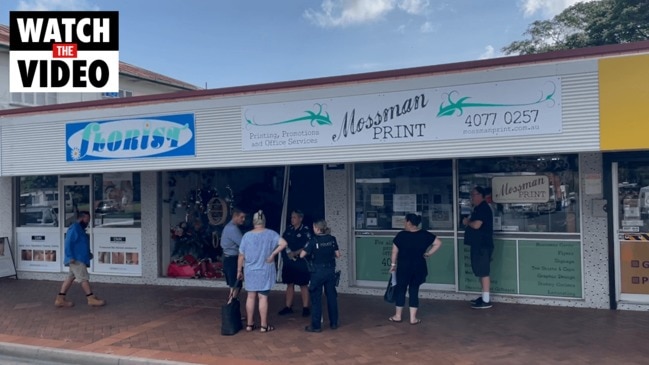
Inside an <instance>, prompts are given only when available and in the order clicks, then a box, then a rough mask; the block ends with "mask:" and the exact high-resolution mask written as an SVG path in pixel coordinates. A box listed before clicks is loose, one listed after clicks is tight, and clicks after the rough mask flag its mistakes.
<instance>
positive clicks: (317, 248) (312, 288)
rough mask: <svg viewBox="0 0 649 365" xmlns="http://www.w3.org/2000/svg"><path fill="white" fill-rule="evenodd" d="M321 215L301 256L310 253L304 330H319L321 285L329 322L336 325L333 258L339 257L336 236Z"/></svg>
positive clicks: (336, 311)
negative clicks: (307, 318)
mask: <svg viewBox="0 0 649 365" xmlns="http://www.w3.org/2000/svg"><path fill="white" fill-rule="evenodd" d="M330 232H331V230H330V229H329V227H327V221H325V220H324V219H321V220H318V221H316V222H315V223H313V233H314V234H315V235H314V237H313V238H311V240H310V241H309V243H307V245H306V247H304V250H303V251H302V252H301V253H300V257H307V256H308V257H309V258H308V259H310V260H311V262H312V264H313V271H312V272H311V283H310V284H309V293H310V294H311V324H310V325H308V326H306V327H305V328H304V330H305V331H307V332H320V331H322V328H321V318H322V288H323V287H324V291H325V295H326V296H327V312H328V313H329V326H330V328H331V329H333V330H335V329H337V328H338V300H337V298H336V297H337V295H338V294H337V293H336V259H337V258H339V257H340V250H339V249H338V242H336V237H334V236H332V235H331V234H330Z"/></svg>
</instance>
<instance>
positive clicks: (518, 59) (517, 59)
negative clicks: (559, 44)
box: [0, 41, 649, 117]
mask: <svg viewBox="0 0 649 365" xmlns="http://www.w3.org/2000/svg"><path fill="white" fill-rule="evenodd" d="M643 51H644V52H649V41H641V42H633V43H624V44H612V45H605V46H597V47H588V48H579V49H570V50H561V51H554V52H547V53H540V54H531V55H522V56H508V57H500V58H491V59H486V60H474V61H463V62H456V63H447V64H441V65H433V66H419V67H412V68H405V69H397V70H388V71H375V72H367V73H361V74H352V75H341V76H329V77H321V78H313V79H303V80H293V81H280V82H273V83H266V84H254V85H245V86H233V87H226V88H219V89H202V90H189V91H179V92H172V93H165V94H154V95H144V96H134V97H129V98H119V99H104V100H93V101H87V102H75V103H67V104H54V105H45V106H36V107H27V108H16V109H5V110H1V111H0V117H4V116H10V115H24V114H34V113H43V112H53V111H54V112H63V111H70V110H74V109H87V108H97V107H124V106H130V105H138V104H150V103H154V102H161V101H167V102H175V101H182V100H187V99H202V98H210V97H215V96H225V95H233V94H245V93H252V92H260V91H273V90H282V89H296V88H305V87H312V86H324V85H335V84H342V83H351V82H366V81H378V80H386V79H395V78H404V77H413V76H418V75H434V74H441V73H452V72H460V71H473V70H478V69H486V68H497V67H506V66H514V65H525V64H533V63H546V62H551V61H567V60H572V59H583V58H592V57H595V56H612V55H620V54H632V53H640V52H643Z"/></svg>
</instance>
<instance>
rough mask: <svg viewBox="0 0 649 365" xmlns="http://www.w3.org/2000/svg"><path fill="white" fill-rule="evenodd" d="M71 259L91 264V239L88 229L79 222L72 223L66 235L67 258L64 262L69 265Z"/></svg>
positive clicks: (87, 264)
mask: <svg viewBox="0 0 649 365" xmlns="http://www.w3.org/2000/svg"><path fill="white" fill-rule="evenodd" d="M71 259H74V260H75V261H78V262H82V263H84V264H86V266H90V240H89V239H88V235H87V234H86V230H85V229H83V228H82V227H81V224H80V223H79V222H76V223H74V224H73V225H71V226H70V228H68V232H67V233H66V235H65V259H64V261H63V264H64V265H65V266H69V265H70V260H71Z"/></svg>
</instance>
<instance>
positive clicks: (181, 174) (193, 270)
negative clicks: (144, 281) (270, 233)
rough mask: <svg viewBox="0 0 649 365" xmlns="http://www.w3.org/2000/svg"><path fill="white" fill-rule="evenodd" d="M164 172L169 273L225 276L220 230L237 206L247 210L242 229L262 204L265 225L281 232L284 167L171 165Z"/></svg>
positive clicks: (164, 211) (170, 275) (188, 275)
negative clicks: (172, 168) (173, 167)
mask: <svg viewBox="0 0 649 365" xmlns="http://www.w3.org/2000/svg"><path fill="white" fill-rule="evenodd" d="M163 178H164V179H165V181H166V185H167V186H166V187H165V188H164V189H163V194H164V196H163V197H162V201H163V206H162V209H163V214H164V219H165V221H166V222H168V223H169V225H170V231H169V235H168V236H167V237H166V238H165V242H164V243H163V250H165V251H166V252H165V253H164V254H162V256H163V262H164V263H165V265H167V266H166V267H167V272H166V276H168V277H177V278H186V277H193V278H201V279H217V278H222V277H223V273H222V269H223V264H222V262H223V249H222V247H221V244H220V240H221V234H222V231H223V228H224V227H225V225H226V224H227V223H228V222H229V221H230V219H231V218H232V210H233V208H235V207H236V208H238V209H240V210H242V211H243V212H244V213H246V222H245V223H244V224H243V225H242V226H241V227H240V229H241V231H242V232H246V231H248V230H250V229H251V228H252V216H253V214H254V213H255V212H256V211H258V210H260V209H261V210H263V211H264V213H265V215H266V227H267V228H269V229H272V230H274V231H276V232H280V228H281V227H280V225H281V223H280V222H281V218H282V217H281V215H282V192H283V185H284V183H283V181H284V167H265V168H237V169H219V170H185V171H170V172H166V173H165V174H164V175H163ZM167 260H168V262H167Z"/></svg>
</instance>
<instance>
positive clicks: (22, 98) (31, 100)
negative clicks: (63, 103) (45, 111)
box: [11, 93, 58, 106]
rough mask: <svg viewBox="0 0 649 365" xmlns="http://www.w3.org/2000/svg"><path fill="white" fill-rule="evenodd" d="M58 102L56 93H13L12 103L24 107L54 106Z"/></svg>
mask: <svg viewBox="0 0 649 365" xmlns="http://www.w3.org/2000/svg"><path fill="white" fill-rule="evenodd" d="M57 102H58V96H57V94H56V93H11V103H12V104H17V105H23V106H39V105H53V104H56V103H57Z"/></svg>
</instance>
